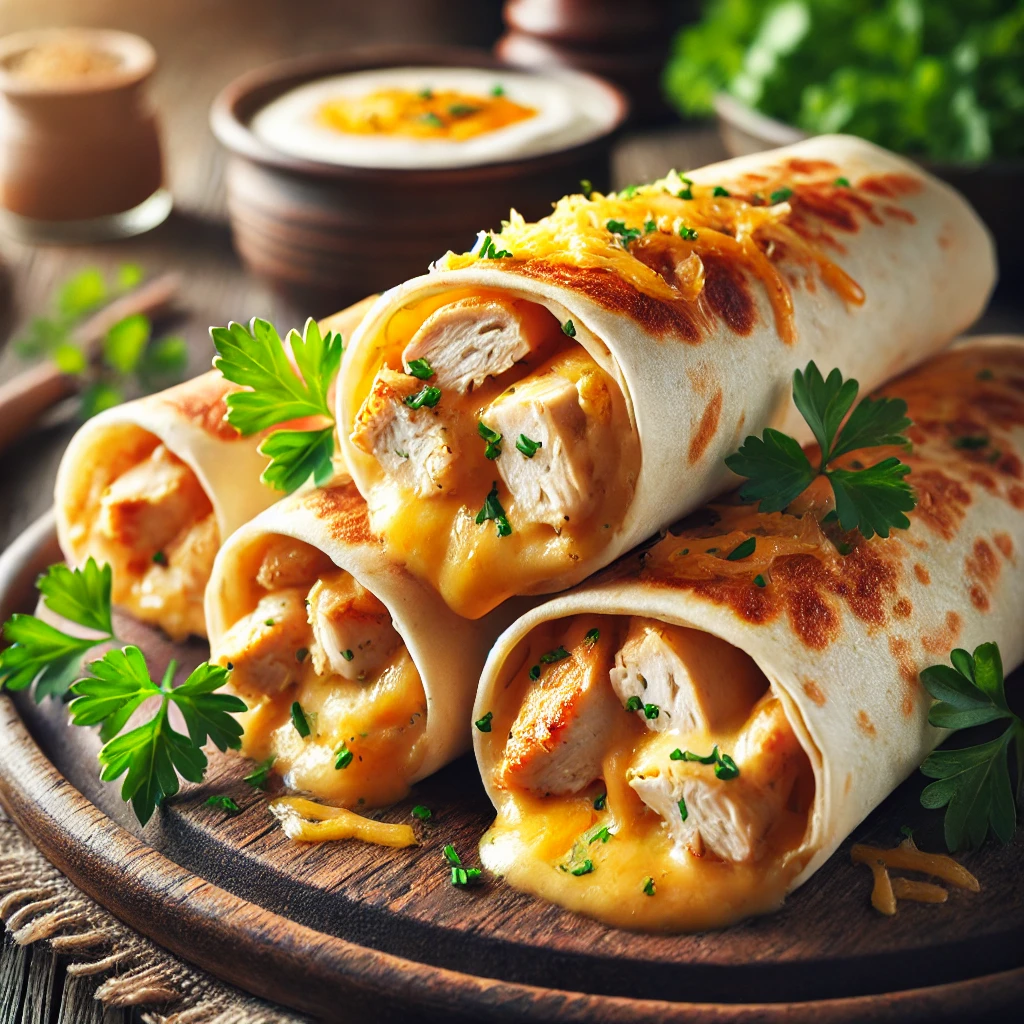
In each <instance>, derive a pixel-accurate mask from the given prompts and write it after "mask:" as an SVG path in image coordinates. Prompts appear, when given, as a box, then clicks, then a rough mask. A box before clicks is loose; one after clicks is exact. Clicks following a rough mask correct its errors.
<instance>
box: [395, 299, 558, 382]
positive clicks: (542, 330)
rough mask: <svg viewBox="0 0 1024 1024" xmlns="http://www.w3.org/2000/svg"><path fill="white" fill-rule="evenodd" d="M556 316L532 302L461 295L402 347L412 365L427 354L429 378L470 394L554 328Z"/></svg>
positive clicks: (525, 353) (428, 318)
mask: <svg viewBox="0 0 1024 1024" xmlns="http://www.w3.org/2000/svg"><path fill="white" fill-rule="evenodd" d="M551 322H552V317H551V315H550V314H549V313H548V312H547V311H546V310H544V309H542V308H541V307H539V306H536V305H534V304H533V303H524V302H516V301H514V300H512V299H499V298H495V299H479V298H471V299H461V300H459V301H458V302H452V303H449V304H448V305H447V306H442V307H441V308H440V309H439V310H437V311H436V312H434V313H432V314H431V315H430V316H429V317H427V319H426V320H425V321H424V322H423V325H422V326H421V327H420V329H419V330H418V331H417V332H416V333H415V334H414V335H413V337H412V340H411V341H410V342H409V344H408V345H406V347H405V351H404V352H403V353H402V362H403V364H404V365H405V366H408V365H409V364H410V363H411V362H412V361H413V360H414V359H426V361H427V362H428V363H429V364H430V368H431V369H432V370H433V371H434V376H433V377H431V378H430V383H431V384H434V385H436V386H437V387H439V388H443V389H454V390H456V391H459V392H462V393H463V394H466V393H468V392H470V391H472V390H473V388H474V387H479V386H480V385H481V384H482V383H483V382H484V381H485V380H486V379H487V378H488V377H497V376H498V375H499V374H502V373H504V372H505V371H506V370H510V369H511V368H512V367H513V366H514V365H515V364H516V363H517V362H519V360H520V359H524V358H525V357H526V355H527V354H528V353H529V352H530V351H531V349H533V348H535V347H537V346H538V345H540V344H541V342H542V341H543V340H544V337H545V336H546V335H548V334H550V328H551Z"/></svg>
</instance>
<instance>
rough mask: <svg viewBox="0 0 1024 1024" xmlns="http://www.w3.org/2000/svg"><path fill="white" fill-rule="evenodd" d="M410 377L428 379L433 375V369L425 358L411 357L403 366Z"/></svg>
mask: <svg viewBox="0 0 1024 1024" xmlns="http://www.w3.org/2000/svg"><path fill="white" fill-rule="evenodd" d="M405 372H406V373H407V374H409V376H410V377H417V378H418V379H419V380H430V378H431V377H433V376H434V369H433V367H432V366H431V365H430V363H428V362H427V361H426V359H412V360H410V361H409V365H408V366H407V367H406V368H405Z"/></svg>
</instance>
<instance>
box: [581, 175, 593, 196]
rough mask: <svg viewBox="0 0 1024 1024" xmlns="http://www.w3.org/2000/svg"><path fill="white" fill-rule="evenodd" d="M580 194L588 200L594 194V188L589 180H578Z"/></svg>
mask: <svg viewBox="0 0 1024 1024" xmlns="http://www.w3.org/2000/svg"><path fill="white" fill-rule="evenodd" d="M580 192H581V193H582V194H583V198H584V199H589V198H590V197H591V196H592V195H593V194H594V186H593V184H592V183H591V181H590V179H589V178H582V179H581V180H580Z"/></svg>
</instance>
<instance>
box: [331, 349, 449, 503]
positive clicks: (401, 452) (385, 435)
mask: <svg viewBox="0 0 1024 1024" xmlns="http://www.w3.org/2000/svg"><path fill="white" fill-rule="evenodd" d="M422 387H424V383H423V381H421V380H417V379H416V378H415V377H410V376H409V375H407V374H404V373H396V372H395V371H394V370H389V369H387V368H384V369H383V370H381V371H380V372H379V373H378V374H377V376H376V377H375V378H374V381H373V387H372V388H371V389H370V393H369V394H368V395H367V396H366V400H365V401H364V402H363V404H362V406H361V408H360V409H359V412H358V414H357V415H356V420H355V425H354V427H353V430H352V435H351V436H352V443H353V444H354V445H355V446H356V447H357V448H361V449H362V450H363V451H364V452H366V453H367V454H368V455H372V456H373V457H374V458H375V459H376V460H377V461H378V462H379V463H380V464H381V467H382V468H383V470H384V471H385V472H386V473H387V474H389V475H390V476H391V477H393V478H394V479H395V480H396V481H397V482H398V483H399V484H401V485H402V486H403V487H407V488H409V490H412V491H415V493H416V495H417V497H420V498H429V497H430V496H431V495H434V494H442V493H444V492H445V491H449V490H451V489H452V488H453V487H454V485H455V456H456V452H455V450H454V448H453V445H454V443H455V442H454V432H453V431H451V430H449V428H448V426H447V424H446V423H445V422H444V419H443V416H442V414H441V412H440V411H438V410H437V409H430V408H427V407H426V406H423V407H421V408H419V409H410V408H409V406H407V405H406V404H405V402H404V399H406V398H407V397H409V396H410V395H414V394H416V392H418V391H419V390H420V389H421V388H422Z"/></svg>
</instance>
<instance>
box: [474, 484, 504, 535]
mask: <svg viewBox="0 0 1024 1024" xmlns="http://www.w3.org/2000/svg"><path fill="white" fill-rule="evenodd" d="M489 519H493V520H494V525H495V526H497V528H498V536H499V537H508V536H509V535H510V534H511V533H512V525H511V524H510V523H509V521H508V516H507V515H505V510H504V509H503V508H502V507H501V502H500V501H498V482H497V480H495V481H494V483H492V484H491V489H490V491H489V492H488V494H487V497H486V498H485V499H484V507H483V508H482V509H480V511H479V512H477V514H476V525H477V526H482V525H483V524H484V523H485V522H487V520H489Z"/></svg>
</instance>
